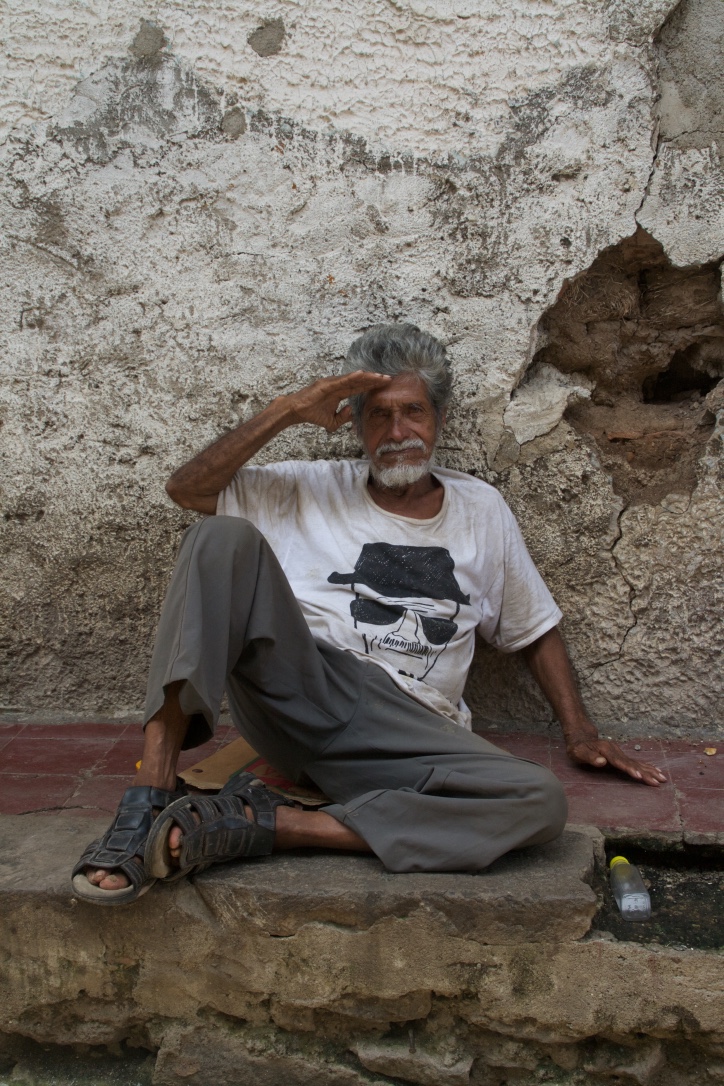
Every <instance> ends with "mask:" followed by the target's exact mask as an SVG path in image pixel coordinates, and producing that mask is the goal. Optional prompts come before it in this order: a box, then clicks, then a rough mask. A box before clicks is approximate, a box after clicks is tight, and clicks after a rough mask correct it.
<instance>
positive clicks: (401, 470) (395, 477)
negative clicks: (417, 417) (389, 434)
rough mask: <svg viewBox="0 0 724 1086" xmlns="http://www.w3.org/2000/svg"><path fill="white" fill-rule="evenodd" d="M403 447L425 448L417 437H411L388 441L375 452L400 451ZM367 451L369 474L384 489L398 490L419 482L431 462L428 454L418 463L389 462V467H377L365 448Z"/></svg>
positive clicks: (428, 469)
mask: <svg viewBox="0 0 724 1086" xmlns="http://www.w3.org/2000/svg"><path fill="white" fill-rule="evenodd" d="M405 449H420V450H421V451H424V450H425V446H424V444H423V443H422V441H420V440H419V439H416V438H411V439H410V440H408V441H401V442H399V443H398V442H395V441H390V442H388V443H387V444H384V445H380V446H379V447H378V449H377V453H378V454H379V453H380V452H402V451H404V450H405ZM365 452H366V453H367V459H368V460H369V462H370V475H371V476H372V478H373V479H374V481H375V482H376V483H377V485H378V486H380V487H383V488H384V489H385V490H399V489H400V488H401V487H405V486H412V485H413V483H417V482H419V480H420V479H424V477H425V476H426V475H428V474H429V471H430V465H431V464H432V456H429V457H428V458H427V460H423V461H422V463H419V464H391V465H390V467H379V466H378V465H377V464H375V462H374V460H373V459H372V457H371V456H370V454H369V451H368V450H367V449H365Z"/></svg>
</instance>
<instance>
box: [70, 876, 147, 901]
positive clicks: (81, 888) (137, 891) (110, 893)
mask: <svg viewBox="0 0 724 1086" xmlns="http://www.w3.org/2000/svg"><path fill="white" fill-rule="evenodd" d="M155 881H156V880H155V879H148V880H147V881H146V882H144V883H141V885H140V886H139V887H138V888H136V887H134V886H124V887H122V888H121V889H120V890H103V889H102V888H101V887H100V886H96V885H95V883H93V882H89V881H88V878H87V876H86V875H82V874H79V875H74V876H73V880H72V882H73V893H74V894H75V896H76V897H77V898H79V899H80V900H81V901H89V902H91V904H93V905H130V904H132V902H134V901H138V899H139V897H143V895H144V894H145V893H146V891H147V890H150V889H151V887H152V886H153V884H154V882H155Z"/></svg>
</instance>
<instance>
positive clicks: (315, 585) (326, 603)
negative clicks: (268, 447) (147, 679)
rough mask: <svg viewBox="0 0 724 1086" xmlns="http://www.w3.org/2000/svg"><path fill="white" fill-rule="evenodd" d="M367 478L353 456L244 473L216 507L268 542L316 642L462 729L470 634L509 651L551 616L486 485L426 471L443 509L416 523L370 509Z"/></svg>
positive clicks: (498, 500)
mask: <svg viewBox="0 0 724 1086" xmlns="http://www.w3.org/2000/svg"><path fill="white" fill-rule="evenodd" d="M368 473H369V468H368V464H367V462H366V461H363V460H342V461H331V460H317V461H314V462H309V461H296V460H295V461H287V462H285V463H279V464H270V465H268V466H266V467H244V468H241V469H240V470H239V471H238V472H237V473H236V475H235V476H234V478H233V479H232V481H231V483H230V484H229V486H227V487H226V489H225V490H223V491H222V492H221V493H220V494H219V498H218V503H217V506H216V512H217V514H219V515H225V516H236V517H245V518H246V519H247V520H250V521H251V522H252V523H253V524H255V525H256V527H257V528H258V529H259V530H260V531H261V532H262V534H263V535H264V536H266V538H267V540H268V541H269V543H270V544H271V546H272V548H273V550H274V553H275V554H276V556H277V558H278V559H279V562H280V563H281V566H282V568H283V570H284V572H285V574H286V576H287V578H288V580H289V583H290V584H291V586H292V589H293V591H294V594H295V596H296V598H297V599H298V601H299V604H300V607H301V609H302V612H303V614H304V617H305V619H306V620H307V623H308V624H309V628H310V629H311V631H312V633H313V635H314V636H315V637H317V638H321V639H322V640H324V641H328V642H330V643H331V644H333V645H336V646H337V647H338V648H341V649H347V650H348V651H349V652H354V653H356V654H357V655H358V656H360V657H363V658H365V659H366V660H369V661H370V662H372V663H375V664H378V665H379V666H380V667H383V668H384V669H385V671H387V672H388V673H389V674H390V675H391V676H392V678H393V679H394V680H395V682H396V683H398V685H399V686H401V687H402V688H403V689H404V690H406V691H407V693H409V694H410V695H411V696H412V697H413V698H415V699H416V700H418V701H421V702H423V704H425V705H427V706H429V707H430V708H431V709H434V710H435V711H436V712H439V713H442V714H443V715H444V716H448V717H450V718H451V719H453V720H456V721H457V723H459V724H461V725H463V726H466V727H470V713H469V711H468V710H467V707H466V706H465V703H464V702H463V701H462V693H463V687H464V685H465V679H466V677H467V673H468V668H469V667H470V662H471V660H472V656H473V649H474V642H475V631H476V629H477V630H478V631H479V632H480V634H481V635H482V637H484V638H485V640H486V641H488V642H490V643H491V644H492V645H495V646H496V648H499V649H501V650H502V651H503V652H514V651H515V650H516V649H521V648H523V647H524V646H525V645H529V644H530V643H531V642H532V641H535V640H536V638H538V637H540V636H541V635H542V634H544V633H545V632H546V631H547V630H550V629H551V628H552V627H553V626H555V625H557V623H558V622H559V621H560V619H561V617H562V615H561V611H560V610H559V609H558V607H557V606H556V604H555V601H554V600H553V597H552V596H551V594H550V592H549V591H548V589H547V588H546V586H545V584H544V582H543V580H542V578H541V576H540V574H539V573H538V571H537V570H536V568H535V566H534V565H533V561H532V559H531V557H530V555H529V554H528V551H527V549H526V546H525V543H524V542H523V537H522V535H521V534H520V529H519V528H518V525H517V523H516V520H515V518H514V516H513V514H512V513H511V511H510V509H509V508H508V506H507V505H506V504H505V502H504V500H503V499H502V497H501V496H500V494H499V493H498V492H497V490H495V489H494V488H493V487H491V486H488V484H487V483H483V482H481V481H480V480H479V479H475V478H473V477H472V476H471V475H465V474H463V473H462V472H459V471H450V470H448V469H447V468H437V467H436V468H434V469H433V473H434V475H435V477H436V478H437V479H438V480H439V481H440V482H441V483H442V485H443V487H444V489H445V493H444V496H443V502H442V508H441V509H440V512H439V513H438V514H437V516H434V517H432V518H430V519H429V520H414V519H412V518H411V517H403V516H399V515H397V514H396V513H389V512H387V511H386V510H384V509H380V507H379V506H378V505H377V504H376V503H375V502H374V501H373V500H372V498H371V496H370V494H369V491H368V489H367V479H368Z"/></svg>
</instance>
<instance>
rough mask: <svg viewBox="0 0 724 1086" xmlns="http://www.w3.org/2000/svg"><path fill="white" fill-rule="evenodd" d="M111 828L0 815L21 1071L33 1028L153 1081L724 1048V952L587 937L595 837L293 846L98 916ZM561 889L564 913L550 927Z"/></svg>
mask: <svg viewBox="0 0 724 1086" xmlns="http://www.w3.org/2000/svg"><path fill="white" fill-rule="evenodd" d="M102 827H103V824H102V823H101V822H99V821H98V820H95V821H94V820H90V819H88V818H85V817H81V816H69V817H67V818H63V819H59V818H57V817H50V816H47V815H45V816H43V815H30V816H21V817H14V818H11V817H5V818H3V819H2V821H0V841H1V842H2V856H1V858H2V875H1V876H0V913H1V914H2V919H3V922H2V925H0V958H1V959H2V961H3V970H2V979H1V980H0V1066H1V1067H11V1066H13V1065H16V1066H17V1068H18V1074H17V1075H16V1077H15V1078H14V1079H13V1080H12V1081H20V1082H21V1081H23V1079H22V1067H23V1066H28V1067H30V1065H31V1063H29V1062H28V1059H29V1055H28V1053H29V1051H30V1050H29V1049H28V1046H29V1045H31V1046H32V1044H33V1043H35V1044H42V1045H44V1046H45V1048H46V1050H51V1051H52V1047H53V1046H55V1045H64V1046H75V1048H76V1050H77V1051H84V1052H86V1053H87V1052H88V1051H89V1047H88V1046H90V1049H91V1050H93V1051H101V1050H102V1049H103V1048H106V1049H109V1050H110V1051H112V1052H116V1053H117V1054H119V1055H120V1054H121V1053H122V1052H123V1051H127V1050H128V1049H129V1048H130V1049H133V1050H138V1049H141V1050H143V1049H145V1050H148V1051H149V1052H150V1053H151V1054H152V1055H153V1056H154V1057H155V1064H154V1072H153V1081H154V1086H177V1084H180V1083H182V1082H189V1083H192V1084H198V1086H206V1084H207V1083H208V1082H212V1081H213V1082H214V1083H219V1084H220V1086H237V1084H238V1083H239V1082H240V1081H253V1082H255V1083H259V1084H261V1086H288V1084H289V1083H290V1082H292V1083H295V1084H296V1083H298V1084H300V1086H305V1084H309V1086H320V1084H321V1086H364V1084H365V1083H372V1082H388V1081H397V1080H399V1079H401V1080H402V1081H406V1082H413V1083H418V1084H435V1086H438V1084H440V1086H442V1084H443V1083H447V1084H449V1086H452V1084H455V1086H458V1084H460V1086H462V1084H464V1083H466V1082H468V1081H469V1082H470V1083H471V1084H472V1086H475V1084H480V1086H489V1084H490V1083H494V1084H496V1086H498V1084H499V1083H501V1082H503V1081H505V1080H506V1078H510V1076H511V1075H513V1074H514V1075H515V1081H516V1082H519V1083H522V1084H523V1086H528V1084H532V1083H534V1082H539V1081H541V1075H544V1078H543V1080H544V1081H556V1079H555V1077H554V1074H556V1073H558V1072H559V1071H560V1070H561V1069H563V1070H565V1071H566V1072H568V1071H570V1072H573V1071H576V1072H578V1071H580V1072H581V1074H582V1075H590V1076H591V1080H592V1081H600V1082H602V1083H604V1084H606V1083H610V1084H611V1086H613V1083H616V1082H618V1083H620V1082H621V1081H633V1082H638V1083H642V1084H646V1086H670V1084H671V1083H676V1086H680V1084H683V1086H689V1084H690V1083H691V1086H694V1083H695V1082H696V1079H695V1078H694V1077H691V1074H690V1072H691V1071H692V1068H699V1069H700V1068H701V1066H702V1064H703V1063H708V1062H710V1061H711V1062H713V1063H716V1062H717V1061H719V1062H721V1058H722V1054H723V1053H724V1032H723V1031H722V1021H724V1004H723V1002H722V1000H723V999H724V974H723V973H722V969H723V968H724V966H723V963H722V957H721V955H720V954H718V953H714V952H705V951H677V950H674V949H670V948H664V947H660V946H653V945H650V946H646V945H633V944H626V943H617V942H616V941H615V940H612V939H611V937H592V936H591V935H587V934H585V932H586V929H587V926H588V920H589V919H590V915H591V910H592V908H593V906H594V904H595V895H594V894H593V892H592V891H591V888H590V885H589V883H590V881H591V879H592V874H593V860H594V855H595V854H596V852H597V849H599V848H600V837H598V836H597V835H596V834H595V832H594V831H590V830H588V831H586V832H582V831H579V832H573V831H568V832H567V833H566V834H565V835H564V837H563V838H562V840H561V842H559V844H558V845H556V846H546V847H545V848H541V849H536V850H532V849H531V850H528V851H527V852H526V853H521V854H519V855H518V856H516V857H513V858H509V859H508V860H507V861H503V862H501V864H496V865H495V867H494V868H493V870H492V871H491V872H489V873H488V874H486V875H484V876H460V877H451V876H446V875H441V876H417V875H410V876H405V875H388V874H385V873H384V872H383V871H382V869H381V868H380V866H379V865H378V864H377V863H376V862H375V861H370V860H368V859H366V858H362V857H344V856H339V857H326V856H325V857H322V856H316V857H315V856H287V857H285V858H284V859H281V858H279V857H275V858H274V859H271V860H267V861H262V862H258V863H252V862H247V863H246V864H240V865H238V866H236V867H228V868H226V869H225V870H222V869H217V870H216V871H213V872H211V871H210V872H207V873H205V874H204V875H203V877H200V878H199V879H197V880H196V881H195V882H194V883H190V882H188V881H182V882H179V883H176V884H174V885H170V886H165V887H164V886H156V887H153V888H152V889H151V891H150V892H149V893H148V894H146V895H145V896H144V897H143V898H141V899H140V900H139V901H138V902H136V903H135V904H134V905H132V906H128V907H124V908H116V909H99V908H97V907H94V906H91V905H87V904H84V903H82V902H75V901H73V899H71V897H70V894H69V888H68V881H67V880H68V872H69V870H70V866H71V864H72V862H73V861H74V859H75V858H76V857H77V855H78V853H79V852H80V850H81V848H82V847H83V845H84V844H85V843H86V841H87V840H88V838H89V837H91V836H93V835H94V834H97V833H98V832H99V831H100V830H101V829H102ZM526 884H527V885H528V891H527V897H526V891H525V889H524V887H525V885H526ZM284 901H286V902H287V903H288V904H287V907H286V908H285V907H284ZM520 902H523V905H522V906H521V905H520ZM526 902H527V904H526ZM552 902H555V904H556V909H557V911H558V913H559V916H560V918H561V919H560V920H559V921H558V926H557V927H556V926H554V925H553V924H551V926H550V929H549V932H548V938H547V939H544V938H543V936H544V935H545V932H544V931H543V927H542V924H541V920H540V917H541V916H545V915H550V914H548V913H547V911H546V910H547V909H548V908H549V903H552ZM524 914H525V915H524ZM528 935H529V936H530V938H528V937H527V936H528ZM83 1046H84V1047H83ZM684 1049H685V1050H686V1051H685V1052H684ZM23 1060H25V1063H23ZM31 1062H32V1061H31ZM137 1064H138V1061H136V1064H134V1066H137ZM660 1073H661V1074H666V1075H668V1076H669V1077H668V1078H666V1077H665V1078H661V1077H657V1076H659V1075H660ZM436 1076H437V1077H436ZM496 1076H497V1077H496ZM39 1081H42V1079H39ZM79 1081H82V1080H79ZM574 1081H576V1082H577V1083H579V1086H580V1083H581V1082H584V1083H586V1086H587V1080H586V1079H585V1078H583V1079H581V1078H579V1079H577V1080H574Z"/></svg>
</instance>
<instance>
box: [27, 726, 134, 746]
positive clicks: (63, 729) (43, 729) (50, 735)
mask: <svg viewBox="0 0 724 1086" xmlns="http://www.w3.org/2000/svg"><path fill="white" fill-rule="evenodd" d="M126 727H127V725H125V724H115V723H114V724H94V723H92V722H90V723H83V722H82V723H79V724H27V725H26V730H25V735H26V736H27V737H28V738H33V739H107V740H108V741H109V742H113V740H114V739H120V737H121V735H122V734H123V733H124V732H125V730H126Z"/></svg>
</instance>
